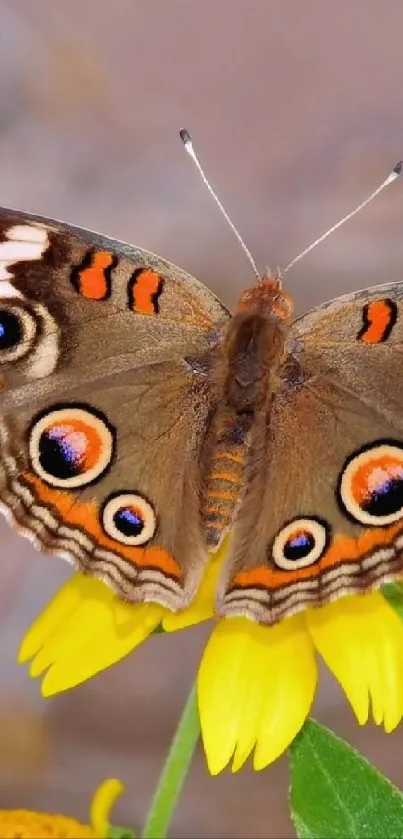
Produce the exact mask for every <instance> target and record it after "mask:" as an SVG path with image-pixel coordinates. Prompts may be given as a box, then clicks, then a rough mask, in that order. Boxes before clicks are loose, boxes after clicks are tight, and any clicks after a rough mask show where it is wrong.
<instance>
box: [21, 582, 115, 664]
mask: <svg viewBox="0 0 403 839" xmlns="http://www.w3.org/2000/svg"><path fill="white" fill-rule="evenodd" d="M102 586H104V584H103V583H101V582H100V581H99V580H94V579H91V578H90V577H87V576H85V575H84V574H74V576H73V577H71V579H70V580H68V581H67V583H64V585H63V586H62V587H61V588H60V589H59V591H58V592H57V594H55V596H54V597H53V598H52V600H51V601H50V603H49V604H48V605H47V606H46V608H45V609H44V610H43V612H41V614H40V615H38V617H37V618H36V620H35V621H34V622H33V623H32V624H31V626H30V628H29V629H28V631H27V633H26V634H25V636H24V638H23V640H22V643H21V646H20V650H19V653H18V661H19V662H20V663H21V664H22V663H23V662H25V661H29V659H30V658H32V656H33V655H35V653H36V652H37V651H38V650H39V649H40V648H41V647H42V644H43V641H44V639H45V638H48V637H49V636H51V635H52V634H53V633H55V632H57V630H58V629H59V628H63V625H64V622H65V620H66V619H67V618H68V616H69V614H70V613H71V612H72V611H74V609H75V608H77V606H78V604H79V603H80V602H81V601H82V600H84V599H85V598H86V597H88V596H90V594H91V593H92V592H93V591H94V590H95V589H96V590H100V589H101V588H102Z"/></svg>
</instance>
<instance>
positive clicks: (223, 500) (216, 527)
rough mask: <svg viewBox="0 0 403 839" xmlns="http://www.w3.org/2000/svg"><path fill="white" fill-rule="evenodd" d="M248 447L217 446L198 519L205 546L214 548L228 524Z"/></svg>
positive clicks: (222, 443)
mask: <svg viewBox="0 0 403 839" xmlns="http://www.w3.org/2000/svg"><path fill="white" fill-rule="evenodd" d="M247 451H248V445H247V443H246V442H245V441H244V442H236V443H234V442H233V441H231V440H223V441H220V442H218V443H217V445H216V447H215V449H214V454H213V458H212V461H211V465H210V470H209V473H208V476H207V481H206V484H205V487H204V495H203V503H202V519H203V523H204V529H205V537H206V543H207V546H208V548H209V549H210V550H213V549H214V548H218V547H219V545H220V544H221V541H222V539H223V538H224V536H225V534H226V532H227V530H228V529H229V527H230V526H231V524H232V521H233V518H234V514H235V509H236V506H237V503H238V500H239V497H240V492H241V488H242V485H243V480H244V470H245V462H246V456H247Z"/></svg>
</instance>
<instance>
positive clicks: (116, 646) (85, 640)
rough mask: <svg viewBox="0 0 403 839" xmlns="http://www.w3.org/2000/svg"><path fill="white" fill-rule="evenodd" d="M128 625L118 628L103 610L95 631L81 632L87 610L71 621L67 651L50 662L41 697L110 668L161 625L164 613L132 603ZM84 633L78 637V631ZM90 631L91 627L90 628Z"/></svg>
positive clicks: (148, 605)
mask: <svg viewBox="0 0 403 839" xmlns="http://www.w3.org/2000/svg"><path fill="white" fill-rule="evenodd" d="M129 608H131V609H132V611H133V617H132V621H131V623H127V624H126V626H125V627H124V628H123V629H122V628H121V627H120V626H119V625H118V624H117V623H116V621H115V620H114V614H113V610H112V609H107V610H105V611H104V614H103V620H102V623H101V622H98V625H97V626H96V627H95V629H96V632H95V633H92V631H89V632H87V633H86V632H85V627H86V626H87V627H88V623H86V622H85V620H84V617H87V619H88V622H89V625H90V626H91V621H92V614H91V613H92V610H91V608H89V609H87V610H86V614H85V616H81V620H80V622H78V623H77V625H76V623H75V621H71V627H67V628H66V629H67V632H68V633H69V636H70V638H71V649H68V650H66V649H65V648H64V649H63V655H62V656H61V657H60V658H59V657H57V659H55V660H54V663H53V664H52V666H51V667H50V669H49V670H48V672H47V673H46V675H45V677H44V680H43V683H42V689H41V690H42V695H43V696H53V695H54V694H55V693H60V692H61V691H63V690H68V689H69V688H72V687H75V686H76V685H79V684H81V682H85V681H87V679H90V678H91V677H92V676H95V675H96V673H99V672H100V671H101V670H105V669H106V668H107V667H111V666H112V664H115V663H116V662H117V661H120V659H122V658H124V657H125V656H127V655H128V654H129V653H131V652H132V650H134V649H135V647H137V646H138V645H139V644H141V643H142V641H144V640H145V639H146V638H148V636H149V635H150V634H151V632H153V630H154V629H155V627H156V626H158V624H159V623H160V622H161V619H162V616H163V615H164V613H165V610H164V609H163V607H162V606H159V605H157V604H155V603H142V604H138V605H137V604H133V605H132V606H130V607H129ZM81 630H82V632H83V633H84V634H81V635H80V631H81ZM91 630H92V626H91Z"/></svg>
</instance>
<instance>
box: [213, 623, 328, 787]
mask: <svg viewBox="0 0 403 839" xmlns="http://www.w3.org/2000/svg"><path fill="white" fill-rule="evenodd" d="M316 676H317V673H316V663H315V656H314V650H313V646H312V643H311V641H310V638H309V635H308V633H307V631H306V627H305V624H304V621H303V618H301V617H300V616H297V617H295V618H290V619H288V620H286V621H283V622H282V623H281V624H278V625H277V626H275V627H270V628H268V627H262V626H259V625H258V624H255V623H252V622H251V621H249V620H247V619H246V618H230V619H225V620H222V621H221V622H220V623H219V624H218V626H217V627H216V628H215V629H214V631H213V633H212V635H211V638H210V640H209V642H208V644H207V646H206V649H205V651H204V655H203V658H202V662H201V665H200V670H199V676H198V698H199V710H200V722H201V730H202V737H203V743H204V748H205V751H206V757H207V763H208V766H209V769H210V772H211V773H212V774H213V775H216V774H217V773H218V772H220V771H221V770H222V769H224V767H225V766H226V765H227V764H228V763H229V761H230V760H231V758H232V757H233V758H234V759H233V771H237V770H238V769H240V768H241V766H242V765H243V763H244V762H245V760H246V759H247V757H248V756H249V754H250V753H251V751H252V749H253V747H255V755H254V767H255V769H263V768H264V767H265V766H267V765H268V764H269V763H271V762H272V761H274V760H276V758H277V757H279V756H280V755H281V754H282V752H283V751H284V750H285V749H286V748H287V746H288V745H289V744H290V742H291V741H292V740H293V739H294V737H295V735H296V734H297V733H298V731H299V730H300V728H301V727H302V725H303V723H304V721H305V719H306V717H307V715H308V713H309V709H310V707H311V704H312V700H313V697H314V693H315V686H316Z"/></svg>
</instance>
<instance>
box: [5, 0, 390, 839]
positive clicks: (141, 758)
mask: <svg viewBox="0 0 403 839" xmlns="http://www.w3.org/2000/svg"><path fill="white" fill-rule="evenodd" d="M0 21H1V23H0V46H1V49H0V183H1V203H2V204H3V205H5V206H7V205H8V206H14V207H18V208H21V209H26V210H31V211H34V212H37V213H40V214H43V215H50V216H55V217H59V218H63V219H66V220H68V221H71V222H73V223H74V224H77V225H80V224H81V225H83V226H86V227H90V228H94V229H98V230H101V231H102V232H104V233H108V234H110V235H112V236H116V237H118V238H120V239H127V240H129V241H131V242H134V243H136V244H138V245H140V246H143V247H145V248H148V249H150V250H153V251H155V252H157V253H160V254H162V255H164V256H165V257H166V258H168V259H171V260H172V261H173V262H175V263H178V264H180V265H182V266H183V267H184V268H186V269H187V270H188V271H190V272H191V273H192V274H195V275H197V276H198V277H199V278H200V279H201V280H203V281H204V282H206V283H207V284H209V285H210V286H211V287H212V288H213V289H214V290H215V291H216V292H217V293H218V294H219V295H220V296H221V297H222V298H223V300H224V301H225V302H226V303H227V304H229V305H231V304H233V302H234V300H235V298H236V296H237V294H238V292H239V289H240V288H241V287H242V286H243V285H245V284H247V283H248V282H249V281H250V279H251V272H250V268H249V266H248V264H247V262H246V261H245V259H244V257H243V255H242V253H241V251H240V250H239V247H238V245H237V243H236V241H235V239H234V238H233V236H232V234H231V233H230V231H229V229H228V228H227V227H226V225H225V223H224V221H223V219H222V218H220V216H219V214H218V212H217V210H216V208H215V206H214V205H213V203H212V201H211V199H210V198H209V196H208V194H207V192H206V191H205V190H204V188H203V187H202V184H201V181H200V180H199V179H198V177H197V175H196V172H195V171H194V169H193V168H192V167H191V165H190V161H189V159H188V158H187V156H186V154H185V153H184V150H183V147H182V146H181V144H180V142H179V140H178V136H177V133H178V129H179V127H181V126H182V125H185V126H186V127H188V128H189V129H190V130H191V131H192V133H193V135H194V137H195V138H196V145H197V149H198V151H199V153H200V157H201V159H202V161H203V163H204V165H205V167H206V169H207V171H208V174H209V176H210V177H211V179H212V181H213V183H214V184H215V186H216V187H217V189H218V191H219V194H220V196H221V198H222V200H223V201H224V203H225V204H226V206H227V208H228V209H229V211H230V213H231V215H232V216H233V219H234V221H235V222H236V224H237V225H238V227H239V229H240V231H241V232H242V234H243V236H244V237H245V240H246V242H247V243H248V245H249V246H250V248H251V249H252V252H253V254H254V256H255V258H256V260H257V261H258V264H259V265H260V266H261V267H262V268H264V267H265V266H266V265H271V266H273V267H276V266H277V265H284V264H285V263H287V262H288V261H290V260H291V258H292V257H293V256H294V255H295V254H296V253H297V252H298V251H299V250H300V249H302V248H303V247H305V246H306V245H307V244H309V242H310V241H311V240H312V239H314V238H316V237H317V236H318V235H319V233H321V232H322V230H323V229H324V228H326V227H328V226H330V225H331V224H332V223H333V222H334V221H336V220H337V219H338V218H339V217H340V216H341V215H343V214H344V213H345V212H347V211H348V210H350V209H351V208H352V207H353V206H354V205H355V204H356V203H357V202H358V201H360V200H361V199H362V198H364V197H365V196H366V194H367V193H368V192H370V191H371V190H372V189H373V188H374V187H375V186H376V185H377V184H378V182H379V181H380V180H381V179H382V178H383V177H385V175H386V174H387V173H388V171H389V169H390V168H391V167H392V166H393V165H394V163H396V161H397V160H398V159H399V157H402V156H403V107H402V104H403V92H402V91H403V85H402V82H403V59H402V46H401V43H402V31H403V5H402V4H399V2H397V0H382V2H379V1H378V2H377V0H338V2H336V3H330V2H326V0H325V1H324V0H305V2H304V3H301V2H299V0H271V1H270V2H269V1H268V0H266V2H264V0H148V2H147V3H145V2H143V3H141V2H134V1H133V0H114V2H113V3H110V2H106V0H68V2H64V3H62V2H58V3H56V2H53V3H52V2H50V0H0ZM402 224H403V185H401V184H399V183H398V184H395V185H394V186H392V187H391V188H390V189H389V190H388V191H387V192H386V193H385V194H383V195H382V196H381V197H380V198H379V199H378V200H377V201H376V202H374V203H373V204H372V205H371V206H370V207H369V208H368V209H367V210H365V211H364V212H363V213H362V215H360V216H359V217H358V218H356V219H354V221H353V222H351V223H350V224H349V225H347V226H346V227H345V228H343V229H342V230H341V231H340V232H337V233H336V234H335V235H334V236H333V237H332V238H330V239H329V240H328V241H327V242H326V243H325V244H323V245H322V246H320V247H318V248H317V250H315V251H314V253H312V254H311V255H309V257H307V259H306V260H304V261H303V262H302V263H301V264H300V265H298V266H296V268H295V270H294V271H292V272H291V273H290V275H289V279H288V286H289V289H290V290H291V291H292V293H293V294H294V295H295V297H296V300H297V306H298V310H299V311H302V310H304V309H306V308H308V307H310V306H312V305H314V304H315V303H319V302H320V301H322V300H324V299H326V298H329V297H330V296H333V295H335V294H338V293H342V292H345V291H348V290H351V289H354V288H358V287H361V286H366V285H372V284H375V283H377V282H380V281H384V280H385V281H386V280H398V279H402V273H403V239H402V236H401V229H402ZM0 536H1V546H2V550H1V562H0V595H1V602H0V619H1V625H0V673H1V679H0V790H1V795H0V806H33V807H36V808H38V807H42V808H46V809H49V810H61V811H65V812H70V813H71V814H75V815H77V816H81V817H85V815H86V811H87V806H88V802H89V798H90V795H91V793H92V790H93V789H94V787H95V785H96V784H97V783H98V782H99V781H100V780H101V779H102V778H103V777H105V776H108V775H118V776H120V777H121V778H122V779H123V780H124V781H125V783H126V785H127V795H126V797H125V799H122V801H121V803H120V804H119V805H118V807H117V810H116V819H117V820H118V821H119V822H120V823H127V824H131V825H132V826H134V827H137V828H139V827H140V825H141V822H142V819H143V817H144V814H145V811H146V808H147V804H148V802H149V798H150V795H151V792H152V789H153V785H154V783H155V781H156V778H157V775H158V771H159V768H160V766H161V763H162V760H163V757H164V753H165V751H166V748H167V746H168V743H169V741H170V737H171V734H172V731H173V729H174V726H175V722H176V720H177V718H178V715H179V712H180V709H181V706H182V703H183V701H184V698H185V695H186V692H187V690H188V688H189V685H190V683H191V680H192V677H193V674H194V672H195V668H196V665H197V661H198V658H199V655H200V651H201V649H202V645H203V639H204V638H205V637H206V631H207V630H200V629H199V630H196V631H193V632H188V633H185V634H180V635H177V636H172V637H162V638H161V637H157V638H156V639H152V640H151V641H150V642H149V643H148V644H147V645H146V646H145V647H144V648H143V649H141V650H139V651H138V652H137V653H136V654H134V655H133V656H131V657H130V658H129V659H127V660H126V661H124V662H122V663H121V664H119V665H118V666H116V667H115V668H113V669H112V670H111V671H109V672H106V673H104V674H102V675H100V676H99V677H98V678H97V679H95V680H94V681H92V682H90V683H89V684H88V685H85V686H83V687H81V688H78V689H76V690H75V691H74V692H72V693H70V694H67V695H65V696H60V697H57V698H55V699H53V700H48V701H46V702H45V701H44V700H42V699H41V698H40V697H39V693H38V686H37V685H36V684H33V683H32V682H30V680H29V679H28V675H27V672H26V670H25V669H24V668H18V667H17V666H16V665H15V663H14V659H15V654H16V649H17V645H18V642H19V639H20V637H21V634H22V633H23V631H24V630H25V628H26V627H27V625H28V623H29V622H30V620H31V618H32V617H33V616H34V615H35V614H36V613H37V611H38V610H39V609H40V608H41V606H42V605H43V604H44V603H46V601H47V599H48V597H49V596H50V594H51V593H52V592H53V591H54V590H55V589H56V588H57V587H58V585H59V584H60V583H61V581H62V580H63V579H65V578H66V577H67V575H68V574H69V573H70V571H69V569H68V568H67V567H65V566H64V565H63V563H62V562H59V563H58V562H57V561H56V560H53V561H52V560H50V559H45V558H43V557H41V556H40V555H39V554H37V553H35V552H34V550H33V549H32V548H31V547H30V545H29V544H28V543H27V542H26V541H24V540H23V539H18V538H17V537H16V536H14V535H13V534H12V533H11V532H10V531H9V530H8V528H7V527H6V525H5V524H4V523H3V522H1V534H0ZM316 712H317V715H318V717H319V718H320V719H321V720H322V721H324V722H326V723H327V724H329V725H330V726H331V727H333V728H335V729H336V730H337V731H339V732H340V733H341V734H343V735H344V736H346V737H347V738H349V739H350V740H351V741H352V742H354V743H356V744H357V745H358V746H359V747H360V748H362V750H363V751H364V753H365V754H366V755H367V756H368V757H369V758H370V759H372V760H373V761H374V762H375V763H376V764H377V765H378V766H379V767H380V768H381V769H382V770H384V771H385V772H386V773H387V774H388V775H389V776H390V777H392V778H393V779H394V780H395V781H396V782H397V783H399V784H400V785H401V786H403V764H402V758H401V750H402V745H403V729H402V730H401V731H400V732H398V733H395V734H394V735H392V736H390V737H387V736H386V735H384V734H382V733H381V732H379V731H378V730H376V729H375V728H374V727H368V728H366V729H359V728H358V726H357V725H356V723H355V721H354V720H353V716H352V713H351V712H350V710H349V708H348V707H347V703H346V701H345V700H344V698H343V697H342V695H341V692H340V691H339V690H338V688H337V687H336V686H335V684H334V683H333V682H332V681H331V679H330V677H328V676H325V677H324V678H323V679H322V683H321V691H320V696H319V699H318V703H317V708H316ZM21 721H22V722H21ZM6 732H7V736H6ZM10 732H11V734H10ZM13 732H15V739H14V735H13ZM11 735H12V736H11ZM10 740H11V741H12V744H13V745H12V746H11V745H10ZM286 796H287V764H286V761H285V760H284V759H283V760H282V761H280V762H279V763H278V764H277V765H276V766H274V767H272V768H270V769H269V770H267V771H265V772H263V773H260V774H253V773H252V772H251V771H249V770H245V771H244V772H242V773H240V774H239V775H236V776H232V775H231V774H230V773H226V774H224V775H223V776H221V777H220V778H218V779H211V778H209V777H208V776H207V774H206V771H205V768H204V763H203V759H202V756H201V755H198V758H197V760H196V761H195V764H194V766H193V769H192V772H191V775H190V777H189V780H188V782H187V784H186V788H185V792H184V795H183V798H182V801H181V804H180V807H179V810H178V812H177V815H176V818H175V822H174V826H173V828H172V834H171V835H172V836H175V837H194V839H196V837H220V839H221V837H244V836H247V837H250V839H258V837H290V836H292V835H293V830H292V827H291V826H290V823H289V820H288V815H287V800H286Z"/></svg>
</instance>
